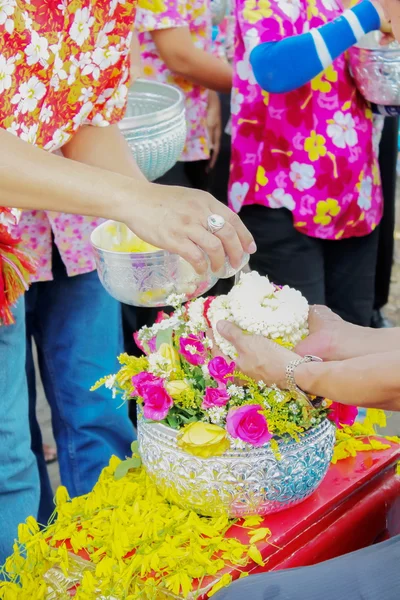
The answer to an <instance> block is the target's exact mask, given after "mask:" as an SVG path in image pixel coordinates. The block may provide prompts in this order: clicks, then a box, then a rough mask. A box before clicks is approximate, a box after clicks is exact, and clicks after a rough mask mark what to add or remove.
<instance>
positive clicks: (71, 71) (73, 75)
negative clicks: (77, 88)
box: [67, 64, 78, 85]
mask: <svg viewBox="0 0 400 600" xmlns="http://www.w3.org/2000/svg"><path fill="white" fill-rule="evenodd" d="M77 70H78V67H77V66H76V65H74V64H72V65H71V66H70V68H69V75H68V80H67V83H68V85H72V84H73V83H75V79H76V72H77Z"/></svg>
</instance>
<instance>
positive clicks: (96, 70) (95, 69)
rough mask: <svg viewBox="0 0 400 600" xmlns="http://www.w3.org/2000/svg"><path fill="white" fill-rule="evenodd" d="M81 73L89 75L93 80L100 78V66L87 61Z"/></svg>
mask: <svg viewBox="0 0 400 600" xmlns="http://www.w3.org/2000/svg"><path fill="white" fill-rule="evenodd" d="M82 75H91V76H92V77H93V79H94V80H95V81H98V80H99V78H100V67H99V66H98V65H95V64H94V63H89V64H88V65H86V67H84V68H83V69H82Z"/></svg>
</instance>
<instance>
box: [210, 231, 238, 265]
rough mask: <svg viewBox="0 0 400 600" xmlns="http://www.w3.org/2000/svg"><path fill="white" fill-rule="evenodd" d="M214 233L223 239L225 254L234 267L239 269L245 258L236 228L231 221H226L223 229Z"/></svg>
mask: <svg viewBox="0 0 400 600" xmlns="http://www.w3.org/2000/svg"><path fill="white" fill-rule="evenodd" d="M213 235H214V236H215V237H217V238H218V239H219V240H220V241H221V243H222V245H223V247H224V254H225V255H226V256H228V257H229V262H230V263H231V265H232V267H233V268H234V269H238V268H239V267H240V265H241V264H242V260H243V248H242V244H241V242H240V239H239V236H238V234H237V232H236V229H235V228H234V227H233V226H232V225H231V224H230V223H225V225H224V226H223V227H222V229H220V230H219V231H216V232H215V233H214V234H213Z"/></svg>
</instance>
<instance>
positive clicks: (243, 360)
mask: <svg viewBox="0 0 400 600" xmlns="http://www.w3.org/2000/svg"><path fill="white" fill-rule="evenodd" d="M217 328H218V332H219V333H220V334H221V335H222V337H224V338H225V339H226V340H228V342H230V343H231V344H233V346H234V347H235V348H236V351H237V353H238V357H237V359H236V361H235V362H236V366H237V368H238V370H239V371H241V372H242V373H243V374H244V375H247V376H248V377H251V378H252V379H254V380H255V381H263V382H264V383H265V384H266V385H272V384H276V385H277V386H278V387H279V388H281V389H282V390H284V389H285V388H286V387H287V385H286V367H287V366H288V364H289V363H290V362H292V361H293V360H296V359H298V358H300V356H299V355H298V354H295V353H294V352H291V351H290V350H287V349H286V348H284V347H283V346H280V345H279V344H276V343H275V342H272V341H271V340H268V339H267V338H265V337H263V336H261V335H249V334H246V333H244V332H243V331H242V330H241V329H239V327H237V326H236V325H233V324H232V323H228V322H227V321H220V322H219V323H218V324H217Z"/></svg>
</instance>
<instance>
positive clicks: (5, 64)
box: [0, 54, 15, 94]
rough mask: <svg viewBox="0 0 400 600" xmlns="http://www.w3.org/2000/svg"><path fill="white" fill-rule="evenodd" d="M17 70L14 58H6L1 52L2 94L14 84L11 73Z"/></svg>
mask: <svg viewBox="0 0 400 600" xmlns="http://www.w3.org/2000/svg"><path fill="white" fill-rule="evenodd" d="M14 71H15V64H14V59H13V58H6V57H5V56H3V55H2V54H0V94H1V93H2V92H4V90H9V89H10V87H11V84H12V77H11V75H12V74H13V73H14Z"/></svg>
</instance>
